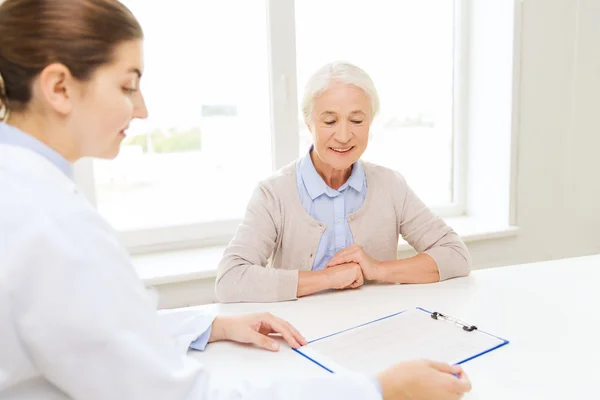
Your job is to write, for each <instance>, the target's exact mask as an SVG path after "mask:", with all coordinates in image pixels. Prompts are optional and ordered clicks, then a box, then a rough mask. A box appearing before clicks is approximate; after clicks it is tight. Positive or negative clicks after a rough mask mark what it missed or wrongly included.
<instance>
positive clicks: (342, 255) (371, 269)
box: [326, 244, 381, 280]
mask: <svg viewBox="0 0 600 400" xmlns="http://www.w3.org/2000/svg"><path fill="white" fill-rule="evenodd" d="M346 263H356V264H358V265H360V269H361V270H362V273H363V276H364V278H365V279H369V280H377V279H381V278H380V275H381V263H380V262H379V261H377V260H376V259H374V258H373V257H371V256H370V255H369V254H367V252H366V251H364V250H363V248H362V247H360V246H359V245H357V244H353V245H352V246H349V247H346V248H345V249H343V250H340V251H338V252H337V253H336V254H335V255H334V256H333V257H332V258H331V260H329V262H328V263H327V266H326V268H327V267H333V266H336V265H340V264H346Z"/></svg>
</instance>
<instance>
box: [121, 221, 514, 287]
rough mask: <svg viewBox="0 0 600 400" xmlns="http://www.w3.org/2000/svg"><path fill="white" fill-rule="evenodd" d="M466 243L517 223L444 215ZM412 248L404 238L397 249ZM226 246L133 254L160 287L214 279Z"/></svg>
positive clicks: (509, 230)
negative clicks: (491, 221)
mask: <svg viewBox="0 0 600 400" xmlns="http://www.w3.org/2000/svg"><path fill="white" fill-rule="evenodd" d="M444 220H445V221H446V223H448V225H450V226H451V227H452V228H453V229H454V230H455V231H456V232H457V233H458V234H459V235H460V236H461V237H462V239H463V240H464V241H465V242H466V243H470V242H477V241H485V240H493V239H500V238H506V237H511V236H516V235H517V234H518V231H519V227H517V226H509V225H506V224H505V225H501V224H493V223H489V222H485V221H481V220H478V219H476V218H471V217H455V218H444ZM411 249H412V247H411V246H410V245H409V244H408V243H406V242H405V241H403V240H401V241H400V243H399V244H398V251H399V252H402V251H408V250H411ZM224 250H225V246H218V247H205V248H200V249H189V250H178V251H169V252H162V253H150V254H142V255H136V256H133V257H132V259H133V265H134V267H135V269H136V271H137V273H138V275H139V277H140V278H141V279H142V280H143V281H144V283H145V284H146V285H152V286H158V285H166V284H173V283H179V282H187V281H194V280H203V279H213V278H215V277H216V276H217V265H218V264H219V261H220V260H221V256H222V254H223V251H224Z"/></svg>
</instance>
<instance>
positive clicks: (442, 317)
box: [293, 307, 510, 373]
mask: <svg viewBox="0 0 600 400" xmlns="http://www.w3.org/2000/svg"><path fill="white" fill-rule="evenodd" d="M410 310H412V309H409V310H403V311H400V312H397V313H394V314H390V315H387V316H385V317H382V318H378V319H375V320H372V321H369V322H365V323H364V324H360V325H356V326H353V327H351V328H347V329H344V330H342V331H339V332H335V333H332V334H330V335H326V336H323V337H320V338H317V339H314V340H311V341H309V342H308V345H310V344H312V343H315V342H318V341H321V340H324V339H327V338H331V337H333V336H336V335H339V334H342V333H344V332H348V331H351V330H354V329H357V328H361V327H364V326H367V325H370V324H373V323H376V322H379V321H383V320H386V319H389V318H393V317H396V316H399V315H401V314H403V313H405V312H407V311H410ZM416 310H418V311H421V312H424V313H427V314H429V315H430V316H431V318H432V319H436V320H441V321H445V322H446V323H453V324H455V325H456V326H457V329H459V328H460V329H463V330H465V331H467V332H473V331H477V332H479V333H480V334H484V335H488V336H490V337H492V338H495V339H497V340H498V343H497V344H495V345H494V346H491V347H489V348H487V349H484V350H483V351H480V352H478V353H476V354H473V355H471V356H469V357H467V358H465V359H463V360H461V361H459V362H455V363H454V364H455V365H461V364H464V363H466V362H468V361H471V360H473V359H475V358H478V357H481V356H483V355H485V354H487V353H489V352H492V351H494V350H497V349H499V348H501V347H503V346H506V345H507V344H509V343H510V342H509V341H508V340H506V339H502V338H500V337H498V336H496V335H492V334H490V333H487V332H484V331H481V330H480V329H478V328H477V326H475V325H471V324H468V323H466V322H464V321H462V320H459V319H457V318H454V317H451V316H449V315H447V314H442V313H440V312H431V311H428V310H426V309H424V308H421V307H416ZM305 347H306V346H303V347H301V348H299V349H293V350H294V351H295V352H296V353H298V354H299V355H301V356H302V357H304V358H305V359H307V360H309V361H311V362H313V363H314V364H316V365H318V366H319V367H321V368H323V369H324V370H326V371H328V372H330V373H335V371H334V370H332V369H331V368H329V367H328V366H326V365H324V363H322V362H319V361H318V360H315V359H314V358H313V357H311V356H310V355H308V354H306V353H305V352H304V351H303V349H304V348H305Z"/></svg>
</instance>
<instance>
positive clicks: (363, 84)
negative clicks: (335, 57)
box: [302, 61, 379, 125]
mask: <svg viewBox="0 0 600 400" xmlns="http://www.w3.org/2000/svg"><path fill="white" fill-rule="evenodd" d="M335 83H345V84H348V85H354V86H356V87H358V88H359V89H362V90H363V91H364V92H365V93H366V94H367V96H369V98H370V99H371V113H372V115H373V117H375V115H377V112H378V111H379V95H378V94H377V89H375V84H374V83H373V80H372V79H371V77H370V76H369V75H368V74H367V73H366V72H365V71H363V70H362V69H361V68H359V67H357V66H356V65H354V64H350V63H348V62H343V61H336V62H332V63H329V64H327V65H324V66H323V67H321V68H319V69H318V70H317V71H316V72H315V73H314V74H313V75H312V76H311V77H310V78H309V79H308V82H307V83H306V86H305V88H304V96H303V98H302V115H303V117H304V122H305V123H306V124H307V125H310V124H311V121H312V112H313V106H314V102H315V98H316V97H317V96H319V95H320V94H321V93H323V92H325V91H326V90H328V89H329V88H331V87H332V86H333V85H334V84H335Z"/></svg>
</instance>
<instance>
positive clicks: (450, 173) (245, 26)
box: [78, 0, 464, 248]
mask: <svg viewBox="0 0 600 400" xmlns="http://www.w3.org/2000/svg"><path fill="white" fill-rule="evenodd" d="M456 1H457V2H459V0H456ZM124 3H125V4H126V5H128V6H129V7H130V8H131V10H132V11H133V12H134V14H135V15H136V16H137V17H138V19H139V20H140V22H141V24H142V26H143V28H144V32H145V36H146V38H145V63H146V65H145V72H144V78H143V79H142V91H143V93H144V96H145V98H146V102H147V105H148V108H149V111H150V116H149V118H148V119H147V120H145V121H137V122H134V123H132V125H131V128H130V131H129V136H128V137H127V139H126V140H125V142H124V145H123V148H122V152H121V154H120V155H119V156H118V157H117V159H115V160H113V161H94V164H93V168H87V169H84V168H80V171H79V174H78V177H79V181H80V183H82V185H83V186H85V187H86V188H88V192H91V193H89V194H90V197H91V198H93V199H94V201H95V203H96V205H97V207H98V209H99V211H100V212H101V213H102V214H103V215H104V216H105V217H106V218H107V219H108V220H109V221H110V222H111V224H112V225H113V226H115V227H116V228H117V229H118V230H119V231H121V232H123V234H124V235H125V242H126V244H128V245H129V246H130V247H148V246H149V247H150V248H153V247H156V246H159V247H160V246H161V245H164V243H165V242H168V243H171V244H173V245H177V244H178V245H181V244H182V243H185V242H187V243H188V244H189V243H190V242H192V241H194V243H197V244H199V245H201V244H203V243H204V244H206V243H210V244H224V243H226V241H227V240H228V239H230V238H231V236H232V235H233V234H234V232H235V231H234V229H235V227H236V225H237V223H238V222H239V220H240V219H241V217H242V216H243V213H244V210H245V206H246V203H247V201H248V199H249V196H250V194H251V192H252V190H253V188H254V187H255V185H256V184H257V182H258V181H259V180H260V179H263V178H264V177H266V176H268V175H269V174H270V173H271V172H272V171H273V170H274V169H277V168H280V167H282V166H284V165H286V164H288V163H290V162H293V161H294V159H296V158H297V157H298V156H299V155H303V154H305V153H306V151H307V150H308V147H309V144H310V134H309V132H308V130H307V129H306V127H305V126H304V123H303V121H302V117H301V113H300V111H299V109H298V104H299V100H298V99H299V98H301V96H302V91H303V87H304V84H305V83H306V81H307V79H308V77H309V76H310V74H312V73H313V72H314V71H315V70H316V69H317V68H318V67H320V66H322V65H323V64H325V63H327V62H330V61H335V60H346V61H350V62H352V63H355V64H357V65H359V66H360V67H362V68H363V69H365V70H366V71H367V73H369V74H370V75H371V77H372V78H373V80H374V81H375V84H376V86H377V89H378V91H379V95H380V98H381V106H382V108H381V111H380V115H379V116H378V117H377V119H376V120H375V123H374V125H373V128H372V137H371V140H370V143H369V148H368V150H367V152H366V153H365V156H364V158H365V159H367V160H369V161H373V162H376V163H379V164H382V165H385V166H387V167H390V168H393V169H396V170H399V171H401V172H402V174H403V175H404V176H405V177H406V178H407V180H408V182H409V184H410V185H411V187H412V188H413V189H414V190H415V191H416V192H417V194H418V195H419V196H420V197H421V198H422V199H423V200H424V201H425V202H426V203H427V204H428V205H430V206H431V207H432V208H434V209H435V210H436V211H438V212H439V213H440V214H442V215H449V214H459V213H460V212H462V205H461V204H460V201H458V200H459V198H460V196H457V193H458V192H460V188H458V187H457V186H458V182H457V181H456V180H455V179H454V177H455V175H456V172H455V171H457V166H458V165H459V164H460V163H461V162H463V161H462V158H463V157H462V156H461V155H460V154H458V153H457V152H456V151H455V147H456V142H457V140H459V139H460V135H461V132H460V130H457V129H455V127H456V126H457V122H456V116H457V115H458V113H457V112H456V110H457V108H458V107H460V105H459V104H457V101H456V99H457V98H458V96H456V88H457V76H458V77H460V75H459V74H457V69H456V68H455V66H456V64H457V54H458V53H457V51H456V50H455V49H456V48H457V42H459V41H462V40H464V38H463V37H462V36H461V35H460V34H457V33H456V32H458V30H457V29H456V22H455V21H456V17H455V16H456V14H457V13H456V9H457V4H455V3H454V2H453V1H448V0H402V1H394V2H389V1H384V0H373V1H369V2H366V1H364V0H363V1H353V0H351V1H348V0H346V1H343V0H301V1H296V2H294V1H293V0H266V1H259V0H254V1H247V0H223V1H208V0H202V1H193V2H192V1H187V0H170V1H168V2H167V1H153V2H147V1H143V0H126V1H124ZM232 10H234V11H235V12H232ZM459 72H460V71H459ZM215 235H216V236H219V239H218V240H217V241H219V242H220V243H215ZM167 247H168V246H167Z"/></svg>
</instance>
